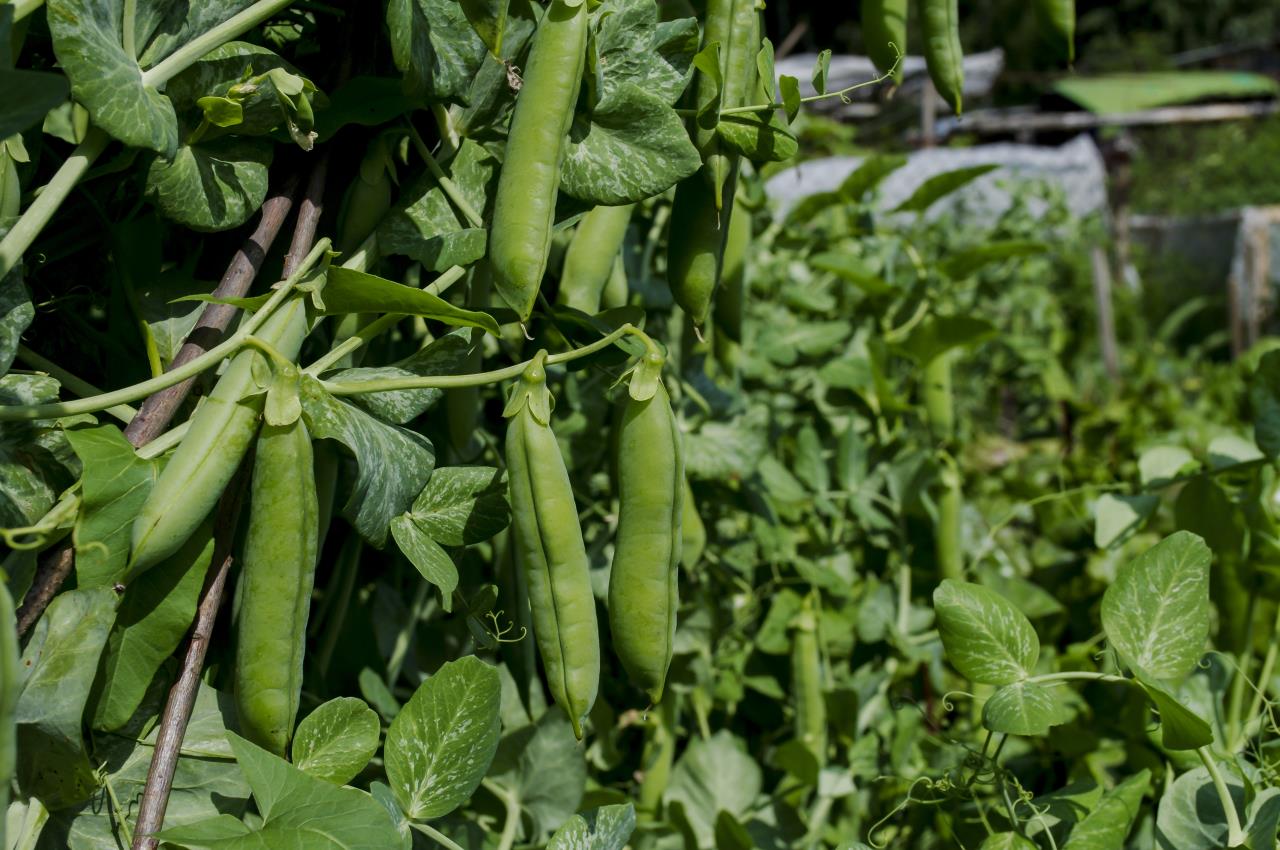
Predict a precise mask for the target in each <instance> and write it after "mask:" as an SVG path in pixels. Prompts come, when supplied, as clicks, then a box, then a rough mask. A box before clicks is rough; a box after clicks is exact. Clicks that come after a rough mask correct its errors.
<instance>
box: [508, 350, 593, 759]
mask: <svg viewBox="0 0 1280 850" xmlns="http://www.w3.org/2000/svg"><path fill="white" fill-rule="evenodd" d="M545 355H546V352H545V351H543V352H539V355H538V357H537V358H535V360H534V363H533V365H532V366H530V367H529V369H528V370H526V371H525V374H524V376H523V378H522V379H521V381H520V384H519V385H518V386H517V387H516V388H515V390H514V391H513V393H512V396H511V400H510V402H509V403H508V405H507V410H506V411H505V413H506V415H507V417H509V420H510V421H509V422H508V424H507V440H506V460H507V480H508V482H509V485H510V489H511V529H512V533H513V537H514V542H515V556H516V561H517V563H518V564H519V565H520V569H521V570H522V571H523V573H524V576H525V580H526V581H527V583H528V590H529V608H530V611H531V612H532V614H533V633H534V637H535V638H536V639H537V643H538V651H539V654H540V655H541V656H542V666H543V667H544V668H545V670H546V673H547V680H548V684H549V685H550V687H551V695H552V696H553V697H554V698H555V701H556V702H557V703H559V704H560V706H561V707H562V708H564V710H565V711H566V712H567V713H568V715H569V722H570V723H571V724H572V725H573V733H574V734H575V735H576V736H577V737H578V738H579V739H581V738H582V719H583V717H585V716H586V715H587V714H588V713H589V712H590V711H591V707H592V706H593V705H594V704H595V701H596V692H597V691H598V690H599V687H600V634H599V627H598V625H597V623H596V605H595V598H594V597H593V596H592V593H591V576H590V569H589V565H588V561H587V550H586V546H585V545H584V544H583V540H582V528H581V526H580V525H579V524H578V507H577V504H576V503H575V501H574V498H573V488H572V486H571V485H570V483H569V472H568V470H567V469H566V468H565V464H564V458H563V457H562V456H561V454H560V446H559V444H558V443H557V442H556V437H555V434H554V433H552V431H551V426H550V413H551V403H550V393H549V392H548V390H547V387H546V372H545V371H544V368H543V361H544V359H545Z"/></svg>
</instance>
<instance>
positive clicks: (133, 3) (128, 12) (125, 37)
mask: <svg viewBox="0 0 1280 850" xmlns="http://www.w3.org/2000/svg"><path fill="white" fill-rule="evenodd" d="M122 17H123V19H124V20H123V21H122V26H121V28H120V45H121V47H123V48H124V52H125V55H126V56H128V57H129V58H130V59H132V60H134V61H137V59H138V48H137V36H136V34H135V33H134V30H135V29H136V25H137V17H138V0H124V14H123V16H122ZM130 843H132V842H130Z"/></svg>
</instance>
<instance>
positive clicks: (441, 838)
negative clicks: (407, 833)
mask: <svg viewBox="0 0 1280 850" xmlns="http://www.w3.org/2000/svg"><path fill="white" fill-rule="evenodd" d="M409 826H410V827H412V828H413V829H416V830H418V832H421V833H422V834H423V835H425V836H427V837H428V838H430V839H431V840H432V841H435V842H436V843H437V844H439V845H440V846H442V847H448V848H449V850H463V848H462V847H460V846H458V844H456V843H455V842H454V841H453V839H451V838H450V837H449V836H447V835H445V834H444V833H443V832H441V831H440V830H438V829H436V828H435V827H433V826H431V825H430V824H425V823H419V822H418V821H412V820H411V821H409Z"/></svg>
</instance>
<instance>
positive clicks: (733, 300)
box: [715, 200, 751, 342]
mask: <svg viewBox="0 0 1280 850" xmlns="http://www.w3.org/2000/svg"><path fill="white" fill-rule="evenodd" d="M750 247H751V211H750V210H748V209H747V208H746V207H745V206H744V205H743V204H742V202H741V201H740V200H738V201H735V202H734V205H733V215H732V216H730V218H729V233H728V236H727V238H726V241H725V246H724V266H723V269H722V278H721V281H720V287H719V288H718V289H716V310H715V322H716V328H718V329H719V330H720V331H722V332H723V333H724V335H725V336H727V337H728V338H729V339H731V340H733V341H734V342H742V315H743V310H744V309H745V308H746V297H747V251H748V249H749V248H750Z"/></svg>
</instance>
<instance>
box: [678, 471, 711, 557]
mask: <svg viewBox="0 0 1280 850" xmlns="http://www.w3.org/2000/svg"><path fill="white" fill-rule="evenodd" d="M680 533H681V538H682V539H681V541H680V563H682V564H684V568H685V569H686V570H689V569H692V568H693V567H695V566H696V565H697V563H698V561H700V560H701V559H702V553H703V551H704V550H705V549H706V548H707V527H706V526H705V525H703V523H702V517H701V516H699V515H698V505H697V503H696V502H694V500H693V488H692V487H690V486H689V479H688V478H686V479H685V480H684V516H683V517H682V518H681V520H680Z"/></svg>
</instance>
